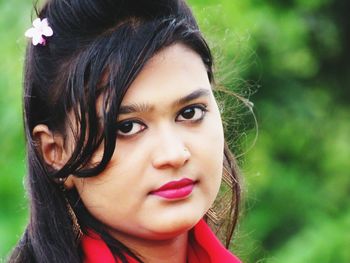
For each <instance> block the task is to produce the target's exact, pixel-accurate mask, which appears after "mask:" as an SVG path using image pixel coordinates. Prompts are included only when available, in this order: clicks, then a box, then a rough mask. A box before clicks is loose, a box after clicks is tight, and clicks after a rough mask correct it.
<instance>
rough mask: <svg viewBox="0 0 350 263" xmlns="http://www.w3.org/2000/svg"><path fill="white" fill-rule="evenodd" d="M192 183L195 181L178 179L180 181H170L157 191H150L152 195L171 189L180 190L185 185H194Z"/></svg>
mask: <svg viewBox="0 0 350 263" xmlns="http://www.w3.org/2000/svg"><path fill="white" fill-rule="evenodd" d="M194 183H195V181H193V180H192V179H189V178H183V179H180V180H176V181H171V182H169V183H166V184H163V185H162V186H161V187H159V188H158V189H155V190H153V191H151V193H153V192H160V191H166V190H171V189H179V188H182V187H185V186H187V185H190V184H194Z"/></svg>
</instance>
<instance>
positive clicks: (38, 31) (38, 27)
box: [24, 18, 53, 46]
mask: <svg viewBox="0 0 350 263" xmlns="http://www.w3.org/2000/svg"><path fill="white" fill-rule="evenodd" d="M24 35H25V36H26V37H30V38H32V43H33V45H34V46H36V45H37V44H41V45H43V46H45V44H46V39H45V38H44V37H43V36H45V37H50V36H52V35H53V31H52V28H51V27H50V26H49V23H48V22H47V19H46V18H44V19H43V20H41V19H40V18H37V19H35V20H34V21H33V27H31V28H29V29H28V30H27V31H26V32H25V34H24Z"/></svg>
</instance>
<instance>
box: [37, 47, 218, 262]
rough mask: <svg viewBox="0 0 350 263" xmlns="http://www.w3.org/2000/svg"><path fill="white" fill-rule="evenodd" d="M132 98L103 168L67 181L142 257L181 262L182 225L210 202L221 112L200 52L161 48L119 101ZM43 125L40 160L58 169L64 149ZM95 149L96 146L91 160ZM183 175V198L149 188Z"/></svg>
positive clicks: (184, 242)
mask: <svg viewBox="0 0 350 263" xmlns="http://www.w3.org/2000/svg"><path fill="white" fill-rule="evenodd" d="M194 93H197V95H198V96H197V97H196V98H192V99H191V100H189V101H182V102H181V103H179V102H178V101H179V99H181V98H184V97H186V96H188V95H189V94H194ZM176 102H178V103H176ZM136 104H137V105H142V107H141V109H138V110H140V111H137V112H127V113H124V114H120V115H119V116H118V120H117V121H118V123H119V124H120V127H121V128H120V130H119V132H118V139H117V146H116V150H115V152H114V155H113V157H112V159H111V161H110V163H109V164H108V166H107V168H106V169H105V170H104V171H103V172H102V173H101V174H99V175H97V176H95V177H91V178H86V179H81V178H77V177H74V176H69V177H68V180H67V181H66V187H67V188H72V187H75V188H76V189H77V190H78V192H79V194H80V196H81V199H82V201H83V202H84V204H85V206H86V208H87V209H88V210H89V212H90V213H91V214H92V215H93V216H94V217H96V218H97V219H98V220H100V221H101V222H102V223H104V224H105V226H106V227H107V229H108V231H109V233H110V234H111V235H112V236H114V237H115V238H117V239H118V240H120V241H122V242H123V243H124V244H125V245H127V246H128V247H129V248H131V249H132V250H134V251H136V252H137V253H138V254H139V255H141V256H142V259H143V260H144V261H145V262H186V246H187V233H188V230H190V229H191V228H192V227H193V226H195V224H196V223H197V222H198V221H199V220H200V219H201V218H202V217H203V216H204V214H205V213H206V211H207V210H208V209H209V207H210V206H211V205H212V203H213V202H214V199H215V197H216V195H217V193H218V190H219V186H220V181H221V175H222V169H223V149H224V135H223V128H222V122H221V117H220V113H219V110H218V106H217V103H216V101H215V98H214V96H213V93H212V90H211V85H210V83H209V80H208V77H207V73H206V69H205V66H204V64H203V62H202V60H201V58H200V56H199V55H197V54H196V53H195V52H193V51H192V50H190V49H189V48H187V47H185V46H184V45H182V44H174V45H172V46H170V47H167V48H165V49H164V50H162V51H160V52H159V53H158V54H156V55H155V56H154V57H153V58H152V59H151V60H149V61H148V63H147V64H146V65H145V67H144V69H143V70H142V71H141V72H140V74H139V75H138V76H137V78H136V79H135V81H134V82H133V84H132V85H131V87H130V88H129V90H128V91H127V93H126V95H125V97H124V99H123V101H122V107H124V108H125V106H127V105H128V106H130V105H136ZM146 105H147V107H146ZM204 107H205V109H206V110H203V109H204ZM128 109H130V107H129V108H128ZM133 121H137V122H133ZM126 122H128V123H126ZM122 124H123V125H122ZM127 124H128V125H130V127H131V130H130V131H127V129H126V125H127ZM46 128H47V127H46ZM46 128H45V126H44V125H38V126H37V127H36V128H35V129H34V131H33V133H34V135H35V136H36V137H38V139H39V140H40V141H41V149H42V152H43V155H44V159H45V160H46V161H47V162H48V163H50V164H51V165H53V166H57V167H60V166H62V165H63V164H64V163H65V161H66V160H67V159H68V156H69V154H70V150H68V149H64V147H63V145H64V143H63V142H62V139H60V138H59V137H54V136H50V131H48V130H47V129H46ZM125 131H127V132H125ZM101 155H102V149H101V152H97V153H95V155H94V158H95V159H96V161H97V160H98V158H99V156H101ZM182 178H189V179H192V180H194V181H195V182H196V183H195V186H194V188H193V191H192V193H191V194H190V195H189V196H186V197H185V198H180V199H176V200H169V199H165V198H162V197H159V196H156V195H153V194H151V193H150V192H151V191H153V190H155V189H157V188H159V187H161V186H162V185H164V184H165V183H168V182H170V181H174V180H179V179H182Z"/></svg>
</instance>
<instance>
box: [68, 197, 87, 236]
mask: <svg viewBox="0 0 350 263" xmlns="http://www.w3.org/2000/svg"><path fill="white" fill-rule="evenodd" d="M66 202H67V210H68V214H69V217H70V219H71V220H72V225H73V233H74V236H75V237H76V240H77V241H79V240H80V238H81V237H82V235H83V232H82V231H81V228H80V225H79V222H78V218H77V216H76V214H75V212H74V210H73V208H72V206H71V205H70V203H69V202H68V200H66Z"/></svg>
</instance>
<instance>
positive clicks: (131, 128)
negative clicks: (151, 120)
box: [117, 120, 146, 137]
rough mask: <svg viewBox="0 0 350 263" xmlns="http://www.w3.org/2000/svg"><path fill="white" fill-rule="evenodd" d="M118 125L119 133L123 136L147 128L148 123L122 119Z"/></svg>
mask: <svg viewBox="0 0 350 263" xmlns="http://www.w3.org/2000/svg"><path fill="white" fill-rule="evenodd" d="M117 125H118V128H117V129H118V131H117V134H118V136H121V137H127V136H132V135H134V134H137V133H139V132H141V131H143V130H144V129H146V125H144V124H142V123H140V122H138V121H133V120H127V121H122V122H120V123H118V124H117Z"/></svg>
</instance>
